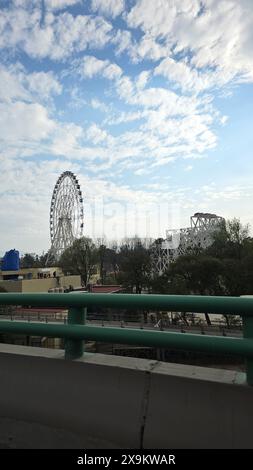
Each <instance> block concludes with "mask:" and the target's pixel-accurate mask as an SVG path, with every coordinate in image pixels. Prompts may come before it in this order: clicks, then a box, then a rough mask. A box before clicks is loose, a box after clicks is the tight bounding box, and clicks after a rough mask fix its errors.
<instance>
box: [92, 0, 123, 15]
mask: <svg viewBox="0 0 253 470" xmlns="http://www.w3.org/2000/svg"><path fill="white" fill-rule="evenodd" d="M91 8H92V10H93V11H95V12H96V11H98V12H99V13H101V14H103V15H106V16H111V17H112V18H115V17H116V16H118V15H120V14H121V13H122V12H123V11H124V8H125V0H92V2H91Z"/></svg>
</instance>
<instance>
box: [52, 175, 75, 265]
mask: <svg viewBox="0 0 253 470" xmlns="http://www.w3.org/2000/svg"><path fill="white" fill-rule="evenodd" d="M82 234H83V197H82V192H81V189H80V185H79V183H78V180H77V178H76V176H75V175H74V174H73V173H72V172H71V171H65V172H64V173H62V174H61V175H60V177H59V178H58V180H57V182H56V184H55V187H54V190H53V194H52V199H51V206H50V236H51V248H50V250H49V252H48V256H47V260H46V264H49V263H50V262H52V261H53V262H54V261H58V260H59V258H60V256H61V254H62V253H63V251H64V250H66V248H68V247H69V246H71V245H72V244H73V242H74V240H75V239H76V238H78V237H81V236H82Z"/></svg>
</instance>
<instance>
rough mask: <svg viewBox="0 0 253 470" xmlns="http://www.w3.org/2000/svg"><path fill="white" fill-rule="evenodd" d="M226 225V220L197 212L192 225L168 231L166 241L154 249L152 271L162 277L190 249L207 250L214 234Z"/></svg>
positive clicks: (160, 242)
mask: <svg viewBox="0 0 253 470" xmlns="http://www.w3.org/2000/svg"><path fill="white" fill-rule="evenodd" d="M224 223H225V219H224V218H223V217H220V216H218V215H216V214H209V213H203V212H196V213H195V214H194V215H193V216H191V225H190V227H187V228H181V229H178V230H167V231H166V239H165V240H163V239H159V240H158V241H156V242H155V243H154V245H153V248H152V269H153V272H154V273H158V274H159V275H162V274H163V273H164V272H165V271H166V270H167V269H168V266H169V264H170V263H171V261H173V260H175V259H176V258H177V257H178V256H179V255H182V254H186V253H187V251H189V249H193V248H203V249H204V248H207V247H208V246H210V245H211V244H212V242H213V235H214V232H216V231H217V230H219V229H220V228H221V226H222V225H223V224H224Z"/></svg>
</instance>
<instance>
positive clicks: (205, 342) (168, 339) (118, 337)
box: [0, 293, 253, 385]
mask: <svg viewBox="0 0 253 470" xmlns="http://www.w3.org/2000/svg"><path fill="white" fill-rule="evenodd" d="M0 305H30V306H45V307H48V306H50V307H53V306H54V307H55V306H59V307H68V310H69V312H68V325H49V324H46V325H41V323H29V324H27V323H24V322H15V321H14V322H13V321H12V322H9V321H4V320H2V321H0V332H11V333H15V332H16V333H18V334H28V335H29V334H35V335H36V334H37V335H38V336H40V335H41V334H42V335H44V336H53V337H64V338H66V343H65V357H66V358H68V359H75V358H79V357H81V356H82V354H83V351H84V343H83V340H84V339H94V340H99V341H105V342H108V341H109V342H118V343H124V344H142V345H144V344H145V345H149V346H152V345H157V346H158V347H171V348H177V349H189V350H195V351H196V350H197V351H209V352H212V353H216V354H217V353H225V354H226V353H229V354H236V355H243V356H244V357H245V358H246V371H247V381H248V384H250V385H253V298H245V297H243V298H241V297H211V296H195V295H186V296H183V295H152V294H143V295H139V294H93V293H90V294H83V293H80V294H75V295H73V294H46V293H45V294H38V293H37V294H30V293H29V294H24V293H22V294H21V293H3V294H0ZM90 306H97V307H99V306H102V307H112V308H115V307H119V308H123V309H159V310H169V311H173V312H177V311H179V312H194V313H216V314H234V315H241V316H242V318H243V335H244V338H241V339H237V338H220V337H214V336H207V335H205V337H203V336H201V335H194V334H189V333H186V334H182V333H171V332H163V331H159V332H158V331H156V332H154V331H147V330H146V331H145V330H133V329H125V328H124V329H121V328H108V327H97V326H96V327H92V326H87V325H86V326H80V325H84V324H85V320H86V310H87V307H90Z"/></svg>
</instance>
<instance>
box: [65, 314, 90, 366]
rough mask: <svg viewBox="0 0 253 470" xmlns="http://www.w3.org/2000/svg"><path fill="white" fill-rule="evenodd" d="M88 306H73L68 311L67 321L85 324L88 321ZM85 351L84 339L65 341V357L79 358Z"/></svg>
mask: <svg viewBox="0 0 253 470" xmlns="http://www.w3.org/2000/svg"><path fill="white" fill-rule="evenodd" d="M86 312H87V308H84V307H79V308H74V307H71V308H70V309H69V311H68V320H67V323H69V324H72V325H73V324H75V325H84V324H85V322H86ZM83 353H84V341H83V340H73V339H66V341H65V359H78V358H79V357H82V355H83Z"/></svg>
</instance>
